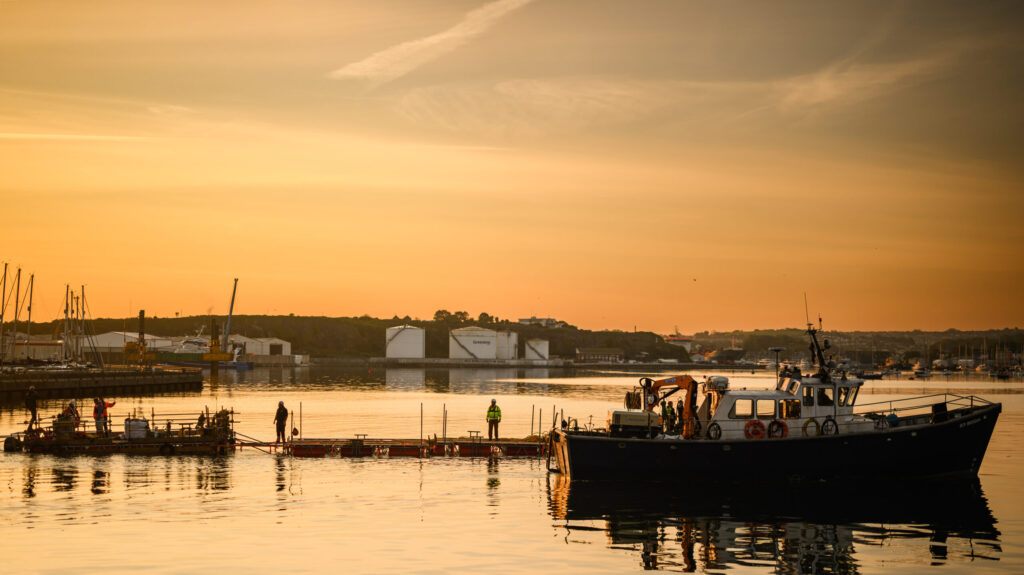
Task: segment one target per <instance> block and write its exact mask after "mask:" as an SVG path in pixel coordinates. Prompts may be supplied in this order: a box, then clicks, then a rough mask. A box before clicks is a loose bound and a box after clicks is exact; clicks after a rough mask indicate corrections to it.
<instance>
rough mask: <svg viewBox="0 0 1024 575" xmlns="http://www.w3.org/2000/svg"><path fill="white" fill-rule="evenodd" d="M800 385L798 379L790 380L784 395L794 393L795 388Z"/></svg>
mask: <svg viewBox="0 0 1024 575" xmlns="http://www.w3.org/2000/svg"><path fill="white" fill-rule="evenodd" d="M798 385H800V380H799V379H790V380H789V384H788V385H786V393H796V386H798Z"/></svg>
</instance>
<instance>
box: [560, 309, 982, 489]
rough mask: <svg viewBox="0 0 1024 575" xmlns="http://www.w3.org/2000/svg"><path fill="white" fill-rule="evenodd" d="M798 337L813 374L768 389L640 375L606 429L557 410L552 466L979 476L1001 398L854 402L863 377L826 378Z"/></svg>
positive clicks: (588, 472)
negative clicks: (667, 410)
mask: <svg viewBox="0 0 1024 575" xmlns="http://www.w3.org/2000/svg"><path fill="white" fill-rule="evenodd" d="M807 333H808V335H809V336H810V339H811V350H812V356H813V360H814V361H815V363H816V364H817V366H818V370H817V372H816V373H815V374H814V375H811V376H808V375H804V374H802V373H801V372H800V369H799V368H792V369H789V370H786V371H784V372H782V373H780V375H779V377H778V378H777V382H776V386H775V389H733V388H731V387H730V385H729V381H728V379H727V378H725V377H722V376H713V377H707V378H705V379H704V380H703V381H702V382H700V383H698V382H697V381H696V380H695V379H694V378H692V377H690V376H688V375H680V376H677V377H670V378H666V379H661V380H657V381H655V380H652V379H650V378H641V380H640V385H639V386H638V388H636V389H634V391H632V392H629V393H627V394H626V401H625V409H618V410H612V411H610V412H609V413H608V421H607V427H606V428H603V429H581V428H579V426H578V425H574V424H573V420H572V419H571V418H567V420H566V421H563V422H562V426H561V429H557V430H554V431H553V432H552V434H551V442H552V453H553V457H554V458H555V460H556V463H557V466H558V470H559V471H561V472H562V473H563V474H565V475H567V476H569V477H570V478H572V479H674V480H679V479H685V480H687V481H716V482H717V481H735V482H744V481H751V482H762V481H767V480H784V481H789V482H794V481H802V480H831V479H861V478H871V479H879V478H893V479H895V478H903V479H907V478H920V477H940V476H948V477H955V476H976V475H977V473H978V469H979V468H980V467H981V461H982V458H983V457H984V455H985V450H986V448H987V447H988V442H989V438H990V437H991V436H992V430H993V428H994V427H995V425H996V420H997V419H998V417H999V413H1000V411H1001V410H1002V405H1001V404H998V403H991V402H989V401H986V400H984V399H981V398H979V397H975V396H961V395H953V394H948V393H947V394H936V395H929V396H923V397H914V398H908V399H902V400H894V401H885V402H881V403H872V404H867V405H860V406H858V405H857V403H856V401H857V396H858V394H859V392H860V389H861V386H862V385H863V383H864V382H863V380H861V379H857V378H852V377H846V376H843V375H839V376H834V375H832V374H830V372H829V365H828V363H827V362H826V361H825V358H824V353H823V349H825V350H827V349H828V348H829V343H828V340H827V339H826V340H824V345H823V346H822V345H819V343H818V338H817V330H816V329H814V328H812V327H810V326H808V329H807ZM676 394H679V395H678V396H677V395H676ZM677 399H681V401H679V403H680V404H681V405H680V408H679V409H678V410H677V412H678V417H677V418H676V417H673V418H672V419H673V421H672V422H668V421H663V419H668V418H663V417H661V416H660V415H659V414H658V413H657V411H656V410H660V409H663V408H662V402H672V403H675V400H677ZM673 407H675V406H673Z"/></svg>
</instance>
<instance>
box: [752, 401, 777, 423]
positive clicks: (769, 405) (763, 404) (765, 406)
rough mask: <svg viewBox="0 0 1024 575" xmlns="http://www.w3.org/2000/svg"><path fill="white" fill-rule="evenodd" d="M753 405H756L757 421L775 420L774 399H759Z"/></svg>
mask: <svg viewBox="0 0 1024 575" xmlns="http://www.w3.org/2000/svg"><path fill="white" fill-rule="evenodd" d="M755 403H756V405H757V418H758V419H775V400H774V399H759V400H757V402H755Z"/></svg>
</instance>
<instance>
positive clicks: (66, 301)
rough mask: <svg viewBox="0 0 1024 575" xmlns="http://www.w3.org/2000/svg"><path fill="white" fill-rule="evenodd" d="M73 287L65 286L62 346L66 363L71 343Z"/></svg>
mask: <svg viewBox="0 0 1024 575" xmlns="http://www.w3.org/2000/svg"><path fill="white" fill-rule="evenodd" d="M70 300H71V286H70V285H68V284H64V345H62V346H61V348H62V349H61V351H62V352H63V354H64V361H67V360H68V352H69V351H70V347H71V341H70V340H69V339H68V321H69V320H68V312H69V311H70V310H69V309H68V307H69V305H70V304H71V301H70Z"/></svg>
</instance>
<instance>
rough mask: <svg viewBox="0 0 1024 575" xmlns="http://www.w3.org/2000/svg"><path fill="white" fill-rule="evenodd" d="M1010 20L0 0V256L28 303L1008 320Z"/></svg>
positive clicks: (48, 309) (865, 7)
mask: <svg viewBox="0 0 1024 575" xmlns="http://www.w3.org/2000/svg"><path fill="white" fill-rule="evenodd" d="M1022 15H1024V8H1022V5H1021V3H1020V2H1019V1H1011V2H984V1H981V2H939V1H931V0H929V1H922V2H890V1H885V2H869V1H858V2H821V1H808V2H749V1H743V2H738V1H737V2H733V1H722V0H715V1H685V0H666V1H642V2H635V1H634V2H629V1H603V0H587V1H579V2H573V1H567V0H486V1H483V0H458V1H454V0H450V1H440V0H438V1H435V0H377V1H372V2H341V1H313V0H307V1H283V0H276V1H266V0H244V1H242V0H238V1H231V0H224V1H218V2H210V1H208V0H195V1H192V0H175V1H160V0H148V1H138V0H108V1H103V0H95V1H89V2H84V1H80V0H65V1H49V0H0V174H2V175H0V206H2V210H0V261H6V262H9V264H10V265H11V266H12V268H13V267H14V266H19V265H20V266H21V267H22V268H23V269H24V273H25V274H26V277H27V274H28V273H35V274H36V290H35V303H36V305H35V309H34V312H33V314H34V318H39V319H44V320H48V319H52V318H54V317H56V316H57V314H58V313H59V312H60V311H61V309H62V302H63V290H64V284H65V283H71V284H72V285H73V286H78V285H81V284H85V285H86V289H87V292H88V296H89V300H90V307H91V311H92V315H93V316H94V317H123V316H127V315H130V314H134V313H137V312H138V309H139V308H140V307H141V308H144V309H146V311H147V314H148V315H157V316H161V317H163V316H170V315H173V314H174V313H175V312H180V313H182V314H185V315H193V314H204V313H208V312H210V311H212V312H214V313H219V314H223V313H226V312H227V306H228V300H229V298H230V293H231V279H232V278H234V277H238V278H240V281H239V295H238V300H237V304H236V313H242V314H262V313H274V314H287V313H295V314H296V315H327V316H349V315H362V314H369V315H372V316H379V317H391V316H393V315H396V314H397V315H399V316H404V315H409V316H412V317H421V318H429V317H430V316H432V315H433V312H434V310H436V309H439V308H446V309H449V310H452V311H455V310H466V311H469V312H470V313H471V314H473V315H476V314H478V313H479V312H482V311H486V312H488V313H490V314H492V315H498V316H501V317H509V318H517V317H528V316H530V315H537V316H550V317H557V318H559V319H563V320H566V321H568V322H570V323H572V324H575V325H579V326H581V327H585V328H590V329H604V328H608V329H626V330H632V329H633V328H634V326H635V327H637V328H638V329H640V330H651V331H656V332H661V333H667V332H671V331H672V330H673V329H674V327H675V326H678V327H679V329H680V331H682V332H684V333H687V332H694V331H701V330H706V329H709V330H730V329H753V328H774V327H786V326H799V325H800V324H802V323H803V319H804V304H803V294H804V293H805V292H806V293H807V297H808V299H809V300H810V308H811V309H810V312H811V314H816V313H817V312H820V313H822V314H823V315H824V317H825V322H826V327H827V328H828V327H830V328H833V329H914V328H920V329H945V328H950V327H954V328H961V329H982V328H998V327H1012V326H1015V325H1016V326H1024V298H1022V293H1024V157H1022V156H1024V121H1022V120H1024V106H1022V104H1021V103H1022V102H1024V89H1022V86H1024V64H1022V62H1024V34H1022V33H1021V30H1024V16H1022ZM12 271H13V269H12ZM22 285H23V287H24V285H25V284H24V283H23V284H22ZM8 289H10V286H9V285H8Z"/></svg>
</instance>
